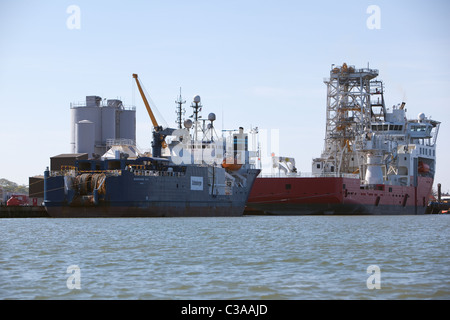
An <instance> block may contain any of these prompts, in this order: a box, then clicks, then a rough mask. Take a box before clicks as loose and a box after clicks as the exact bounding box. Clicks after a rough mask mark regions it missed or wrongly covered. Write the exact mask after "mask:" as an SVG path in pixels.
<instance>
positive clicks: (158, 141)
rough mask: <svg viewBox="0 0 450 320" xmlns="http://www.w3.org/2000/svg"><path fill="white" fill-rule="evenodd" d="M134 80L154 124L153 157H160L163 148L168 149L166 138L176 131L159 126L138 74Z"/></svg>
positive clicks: (134, 76)
mask: <svg viewBox="0 0 450 320" xmlns="http://www.w3.org/2000/svg"><path fill="white" fill-rule="evenodd" d="M133 78H134V79H135V80H136V84H137V86H138V89H139V93H140V94H141V97H142V100H143V101H144V104H145V107H146V108H147V112H148V115H149V116H150V120H151V121H152V123H153V129H154V130H153V141H152V156H153V157H160V156H161V153H162V152H161V148H167V143H166V141H165V140H164V139H165V138H166V136H168V135H170V134H172V132H173V131H174V129H171V128H166V129H164V130H163V128H162V127H161V126H160V125H159V124H158V121H156V118H155V115H154V114H153V112H152V109H151V108H150V104H149V103H148V100H147V98H146V96H145V93H144V90H142V86H141V83H140V82H139V79H138V75H137V74H136V73H133Z"/></svg>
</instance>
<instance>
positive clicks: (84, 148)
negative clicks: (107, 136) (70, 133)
mask: <svg viewBox="0 0 450 320" xmlns="http://www.w3.org/2000/svg"><path fill="white" fill-rule="evenodd" d="M75 145H76V150H75V153H87V154H88V156H89V157H92V154H93V153H94V146H95V124H94V123H93V122H92V121H89V120H81V121H78V122H77V124H76V125H75Z"/></svg>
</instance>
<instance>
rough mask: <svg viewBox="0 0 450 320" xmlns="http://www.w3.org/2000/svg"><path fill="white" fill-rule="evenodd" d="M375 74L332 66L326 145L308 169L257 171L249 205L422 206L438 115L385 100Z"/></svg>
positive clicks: (355, 209) (286, 208)
mask: <svg viewBox="0 0 450 320" xmlns="http://www.w3.org/2000/svg"><path fill="white" fill-rule="evenodd" d="M377 76H378V70H376V69H370V68H363V69H356V68H355V67H354V66H347V64H345V63H344V64H343V65H342V66H337V67H334V66H333V67H332V69H331V71H330V77H329V78H327V79H325V81H324V82H325V84H326V85H327V106H326V133H325V143H324V149H323V152H322V154H321V156H320V157H319V158H315V159H313V162H312V173H311V174H306V175H305V173H299V172H296V170H286V169H285V170H284V171H285V172H286V174H285V175H283V176H279V177H276V178H275V177H273V178H258V179H257V181H256V183H255V186H254V189H253V190H252V193H251V196H250V199H249V207H252V208H258V209H260V210H262V211H264V212H267V213H274V214H281V213H287V214H324V213H341V214H417V213H424V212H425V209H426V206H427V204H428V199H429V195H430V194H431V188H432V184H433V179H434V174H435V170H436V165H435V164H436V140H437V135H438V131H439V126H440V122H439V121H436V120H432V119H430V118H427V117H426V116H425V114H424V113H420V114H419V115H418V117H417V119H412V120H408V119H407V117H406V108H405V105H406V104H405V103H404V102H402V103H401V104H399V105H394V106H392V108H391V109H389V108H387V107H386V105H385V100H384V84H383V82H382V81H381V80H377V79H376V78H377ZM281 159H284V157H281V158H280V161H275V162H278V163H277V164H276V165H277V166H282V161H281ZM275 160H276V159H275ZM268 179H269V180H271V181H269V180H268ZM274 184H275V185H277V187H274V188H278V189H277V190H274V189H273V188H270V185H274ZM275 195H276V196H275Z"/></svg>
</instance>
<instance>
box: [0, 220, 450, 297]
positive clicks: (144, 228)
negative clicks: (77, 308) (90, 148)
mask: <svg viewBox="0 0 450 320" xmlns="http://www.w3.org/2000/svg"><path fill="white" fill-rule="evenodd" d="M449 227H450V216H446V215H432V216H431V215H427V216H368V217H366V216H354V217H346V216H340V217H339V216H338V217H336V216H322V217H315V216H314V217H312V216H311V217H308V216H298V217H258V216H249V217H240V218H161V219H159V218H149V219H146V218H141V219H130V218H128V219H45V218H43V219H0V235H1V237H0V299H258V300H259V299H290V300H294V299H295V300H297V299H450V254H449V244H450V243H449V239H450V238H449ZM71 265H76V266H78V267H79V270H80V273H79V278H78V279H80V286H81V288H80V289H76V288H75V289H69V287H68V286H70V285H72V287H73V285H74V284H75V283H76V282H72V281H70V284H69V285H68V284H67V280H68V278H69V277H76V274H72V273H67V268H68V267H69V266H71ZM371 265H376V266H378V267H379V271H380V272H379V273H378V274H375V273H373V274H369V273H367V268H368V267H369V266H371ZM369 277H371V279H372V278H375V280H373V281H370V283H371V284H372V283H379V284H380V287H381V288H380V289H376V288H375V289H368V285H367V280H368V278H369ZM378 280H379V281H378Z"/></svg>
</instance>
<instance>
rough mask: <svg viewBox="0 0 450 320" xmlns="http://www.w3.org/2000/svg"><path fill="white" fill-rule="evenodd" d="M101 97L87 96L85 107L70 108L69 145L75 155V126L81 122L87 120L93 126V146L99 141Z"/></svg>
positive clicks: (79, 105) (74, 106)
mask: <svg viewBox="0 0 450 320" xmlns="http://www.w3.org/2000/svg"><path fill="white" fill-rule="evenodd" d="M101 100H102V99H101V97H98V96H87V97H86V105H85V106H84V105H81V104H77V105H72V106H71V110H70V111H71V145H72V153H76V149H78V147H77V135H76V126H77V124H78V123H79V122H80V121H82V120H89V121H91V122H92V123H94V124H95V126H94V127H95V131H94V144H95V143H96V142H100V141H101V134H102V132H101V128H102V126H101V125H100V124H101V108H100V102H101Z"/></svg>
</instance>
